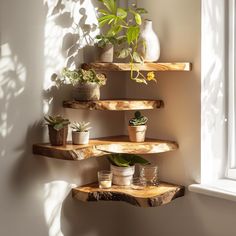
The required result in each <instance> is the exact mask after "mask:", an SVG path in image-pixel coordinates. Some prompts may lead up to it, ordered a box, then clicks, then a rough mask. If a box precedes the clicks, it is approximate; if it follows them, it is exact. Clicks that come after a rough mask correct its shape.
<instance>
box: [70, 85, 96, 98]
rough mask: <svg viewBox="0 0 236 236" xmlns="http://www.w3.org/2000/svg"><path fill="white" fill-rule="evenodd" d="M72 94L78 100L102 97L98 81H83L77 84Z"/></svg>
mask: <svg viewBox="0 0 236 236" xmlns="http://www.w3.org/2000/svg"><path fill="white" fill-rule="evenodd" d="M72 96H73V98H74V99H75V100H77V101H96V100H99V99H100V86H99V84H97V83H93V82H92V83H91V82H87V83H81V84H79V85H77V86H76V87H75V88H74V90H73V92H72Z"/></svg>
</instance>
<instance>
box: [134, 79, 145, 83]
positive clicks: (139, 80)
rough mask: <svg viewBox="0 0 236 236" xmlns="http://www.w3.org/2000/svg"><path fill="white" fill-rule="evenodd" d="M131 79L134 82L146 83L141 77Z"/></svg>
mask: <svg viewBox="0 0 236 236" xmlns="http://www.w3.org/2000/svg"><path fill="white" fill-rule="evenodd" d="M133 80H135V82H137V83H140V84H141V83H143V84H147V81H146V80H145V79H143V78H133Z"/></svg>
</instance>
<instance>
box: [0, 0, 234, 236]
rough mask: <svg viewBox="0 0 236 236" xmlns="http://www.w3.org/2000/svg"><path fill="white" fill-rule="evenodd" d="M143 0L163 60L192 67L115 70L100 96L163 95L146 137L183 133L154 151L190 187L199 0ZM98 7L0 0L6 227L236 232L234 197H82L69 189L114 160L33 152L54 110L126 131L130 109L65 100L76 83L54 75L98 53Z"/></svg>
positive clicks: (195, 138)
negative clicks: (55, 80)
mask: <svg viewBox="0 0 236 236" xmlns="http://www.w3.org/2000/svg"><path fill="white" fill-rule="evenodd" d="M138 3H139V5H140V6H143V7H145V8H147V10H148V11H149V14H148V18H150V19H152V20H153V24H154V28H155V30H156V32H157V33H158V35H159V38H160V42H161V61H190V62H192V63H193V65H194V67H193V71H192V72H186V73H182V72H181V73H173V72H168V73H158V74H157V76H158V82H157V85H155V84H150V85H148V86H143V85H137V84H135V83H133V82H131V81H129V80H128V75H127V74H114V73H113V74H112V73H111V74H110V75H109V80H108V84H107V86H105V87H104V88H103V89H102V97H103V98H118V97H125V96H127V97H131V98H160V99H163V100H164V101H165V108H164V109H163V110H156V111H149V112H144V114H145V115H147V116H148V117H149V128H148V136H150V137H155V138H163V139H171V140H176V141H177V142H178V143H179V145H180V149H179V150H178V151H175V152H171V153H166V154H161V155H158V156H157V155H153V156H151V157H150V159H151V160H152V161H153V162H156V163H158V165H159V167H160V177H161V178H162V179H163V180H165V181H170V182H173V183H178V184H184V185H186V186H187V185H189V184H191V183H194V182H195V181H197V180H199V178H200V117H201V114H200V82H201V78H200V72H201V68H200V63H201V61H200V56H201V55H200V51H201V50H200V46H201V45H200V38H201V1H200V0H177V1H173V0H155V1H154V0H146V1H138ZM123 4H126V1H123ZM96 6H97V1H96V0H93V1H92V0H80V1H72V0H64V1H62V0H55V1H53V0H45V1H30V0H21V1H14V0H0V186H1V194H0V209H1V210H0V235H1V236H13V235H18V236H25V235H27V236H28V235H34V236H62V235H64V236H78V235H81V236H111V235H112V236H120V235H122V236H132V235H135V236H143V235H148V236H156V235H161V236H171V235H184V236H185V235H186V236H188V235H191V236H199V235H201V236H221V235H224V236H233V235H235V232H236V230H235V216H236V213H235V212H236V206H235V204H234V203H233V202H230V201H225V200H218V199H215V198H211V197H206V196H201V195H197V194H190V193H187V195H186V196H185V197H183V198H180V199H177V200H176V201H174V202H173V203H171V204H169V205H166V206H163V207H159V208H152V209H150V208H148V209H141V208H135V207H133V206H131V205H128V204H125V203H113V202H104V203H102V202H101V203H82V202H78V201H75V200H73V199H72V198H71V195H70V189H71V186H73V185H81V184H86V183H89V182H92V181H94V180H96V172H97V170H98V169H103V168H108V163H107V161H106V160H104V159H103V158H98V159H96V158H94V159H90V160H85V161H81V162H68V161H59V160H52V159H47V158H43V157H39V156H34V155H32V154H31V146H32V144H33V143H36V142H42V141H47V130H46V127H42V122H41V121H42V117H43V115H44V114H46V113H53V114H58V113H61V114H64V115H66V116H68V117H70V119H71V120H77V119H78V120H87V121H90V122H91V123H92V126H93V130H92V131H93V132H92V137H99V136H107V135H116V134H122V133H125V132H126V129H125V127H126V124H127V121H128V119H129V117H130V116H131V115H132V113H129V112H128V113H123V112H119V113H117V112H115V113H114V112H101V111H91V112H88V111H77V110H73V111H72V110H69V109H63V108H62V106H61V103H62V101H63V100H64V99H69V98H70V88H69V87H65V88H63V89H62V90H57V89H56V88H55V87H54V86H53V84H52V82H51V81H50V76H51V74H52V73H54V72H58V71H60V69H61V68H62V67H64V66H73V65H74V63H75V65H77V64H79V63H81V62H83V61H87V60H89V59H91V56H92V54H91V53H90V52H91V48H90V47H89V44H90V43H92V42H91V38H92V37H94V36H95V35H96V33H97V30H96V27H95V24H96V14H95V7H96ZM73 45H74V46H73Z"/></svg>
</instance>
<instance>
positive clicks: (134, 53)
mask: <svg viewBox="0 0 236 236" xmlns="http://www.w3.org/2000/svg"><path fill="white" fill-rule="evenodd" d="M133 58H134V61H135V62H138V63H142V62H143V61H142V59H141V57H140V56H139V54H138V53H137V52H133Z"/></svg>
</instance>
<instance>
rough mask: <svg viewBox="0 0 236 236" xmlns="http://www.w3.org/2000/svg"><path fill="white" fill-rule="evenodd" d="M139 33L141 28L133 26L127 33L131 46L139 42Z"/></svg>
mask: <svg viewBox="0 0 236 236" xmlns="http://www.w3.org/2000/svg"><path fill="white" fill-rule="evenodd" d="M139 33H140V28H139V27H138V26H131V27H130V28H129V29H128V30H127V32H126V36H127V42H128V44H131V43H132V42H134V41H136V40H138V37H139Z"/></svg>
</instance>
